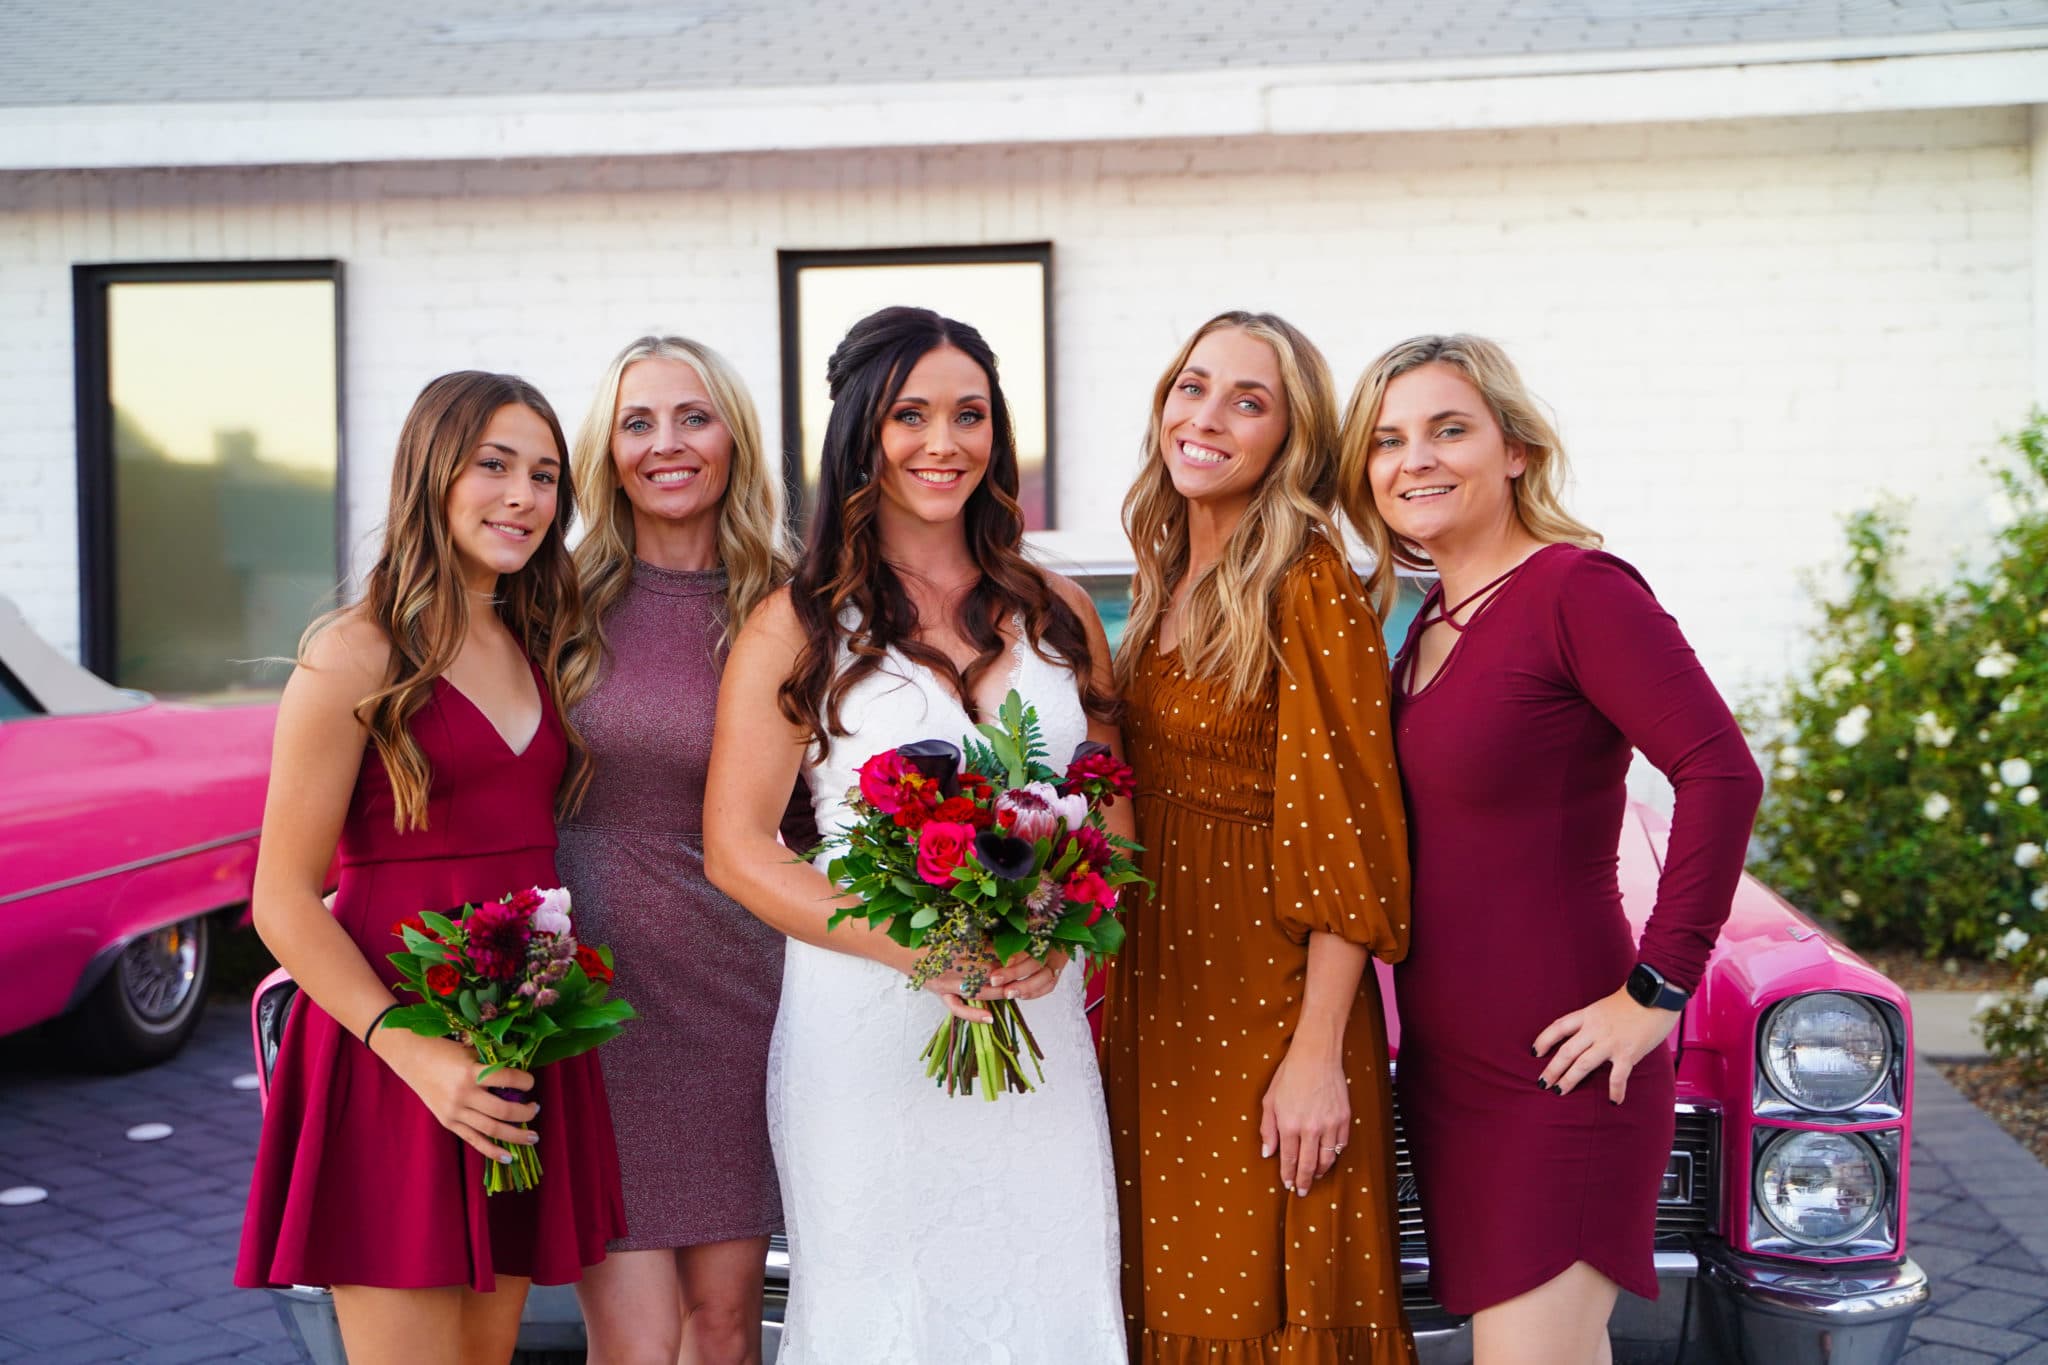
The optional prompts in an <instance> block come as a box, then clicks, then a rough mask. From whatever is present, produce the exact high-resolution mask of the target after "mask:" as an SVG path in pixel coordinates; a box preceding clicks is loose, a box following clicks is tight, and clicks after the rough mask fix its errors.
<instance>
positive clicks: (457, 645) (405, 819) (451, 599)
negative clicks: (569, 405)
mask: <svg viewBox="0 0 2048 1365" xmlns="http://www.w3.org/2000/svg"><path fill="white" fill-rule="evenodd" d="M515 404H516V405H518V406H521V407H525V408H530V409H532V411H533V412H534V413H535V415H537V416H538V417H539V418H540V419H541V420H542V421H543V422H545V423H546V424H547V428H548V432H549V434H550V435H552V436H553V437H554V440H555V452H556V455H557V458H560V459H563V460H564V461H566V459H567V456H568V449H567V446H568V443H567V441H565V440H564V439H563V436H562V424H561V423H560V422H559V421H557V420H556V418H555V410H554V409H553V408H552V407H550V406H548V400H547V399H545V398H543V397H542V396H541V394H540V390H538V389H536V388H534V387H533V385H531V384H529V383H527V382H526V381H525V380H523V379H520V378H519V377H517V376H516V375H509V374H487V373H485V372H483V371H480V370H463V371H459V372H458V373H455V374H444V375H442V376H441V377H440V378H439V379H436V380H434V381H433V382H432V383H430V384H428V385H427V386H426V388H424V389H422V390H420V395H419V397H418V398H417V399H415V400H414V401H413V405H412V411H411V412H409V413H407V414H406V418H405V425H404V426H403V427H402V428H401V429H400V430H399V433H398V451H397V454H396V456H395V457H394V459H393V460H392V464H391V503H390V507H389V509H388V510H387V511H386V513H385V517H384V544H383V547H382V548H381V549H380V550H379V551H378V554H377V562H376V563H375V564H374V565H373V566H372V567H371V569H370V573H369V577H368V578H367V579H366V580H365V581H364V585H363V596H362V600H361V601H360V602H357V603H355V604H354V605H352V606H347V607H342V608H339V609H338V610H335V611H331V612H328V613H327V614H326V615H324V616H322V617H321V618H320V619H318V620H317V621H315V622H313V624H312V625H310V626H308V627H307V628H306V633H305V634H304V635H303V636H302V637H300V640H299V654H298V661H299V662H300V663H301V664H304V663H305V662H306V651H307V648H308V647H309V646H310V645H311V643H312V641H313V637H314V636H316V635H318V634H319V633H320V632H321V631H322V630H325V629H326V628H327V627H328V626H330V625H332V624H333V623H335V622H336V621H338V620H340V619H341V618H343V617H346V616H350V615H356V614H360V615H361V616H363V617H365V618H367V619H368V620H370V621H373V622H375V623H376V625H377V626H378V627H379V629H381V630H382V631H383V633H384V635H385V636H386V637H387V638H388V639H389V640H390V641H391V660H390V662H389V663H388V664H387V665H386V666H385V669H384V683H383V686H381V687H380V688H378V689H377V690H376V691H375V692H372V693H371V694H370V695H369V696H367V697H365V698H364V699H363V700H362V701H361V702H360V703H359V704H358V705H357V706H356V718H357V719H358V720H360V721H362V723H363V725H364V726H365V727H366V728H367V729H368V730H369V732H370V736H369V737H370V743H371V745H372V746H374V747H375V748H376V750H377V756H378V757H379V758H381V759H382V760H383V762H384V771H385V772H386V773H387V774H388V775H389V777H390V779H391V796H392V804H393V806H394V811H393V814H392V824H393V825H394V826H395V827H396V828H397V830H398V832H399V833H400V834H404V833H405V832H407V831H408V830H415V829H425V828H426V827H427V809H428V793H429V788H430V787H431V786H432V785H433V773H432V771H431V767H430V765H429V764H428V762H427V756H426V753H425V751H424V750H422V749H421V748H420V744H419V741H418V740H417V739H415V738H414V737H413V733H412V729H411V721H412V718H413V716H415V715H416V714H418V713H419V710H420V708H421V707H423V706H425V705H426V704H427V702H428V701H429V700H430V699H432V697H433V694H434V679H436V678H438V677H440V676H441V675H442V674H444V673H446V672H447V671H448V669H449V667H450V666H451V665H452V664H453V663H454V662H455V656H456V655H457V654H459V653H461V651H462V642H463V639H464V637H465V636H466V635H467V634H468V631H469V613H470V603H469V594H468V593H467V592H465V591H464V590H463V582H462V567H461V563H460V561H459V559H458V558H457V551H456V549H455V543H454V538H453V536H452V534H451V532H450V530H449V527H448V490H449V489H450V488H452V487H454V485H455V480H456V478H457V477H458V476H459V475H460V474H461V473H462V470H463V468H464V467H465V466H466V465H467V464H468V462H469V458H470V455H471V453H472V452H474V451H475V449H476V446H477V442H479V441H481V440H482V439H483V435H484V431H485V429H486V428H488V427H489V426H490V423H491V418H492V417H493V416H495V415H496V414H497V412H498V410H499V409H500V408H504V407H508V406H512V405H515ZM575 520H576V483H575V479H574V478H573V476H572V473H571V471H570V470H569V469H568V468H566V467H565V468H564V469H563V470H562V473H561V482H560V483H559V484H558V485H557V487H556V493H555V519H554V521H553V522H552V523H550V524H549V526H548V529H547V533H546V534H545V535H544V536H543V537H542V538H541V543H540V546H539V547H538V548H537V549H535V550H534V552H533V556H532V557H531V558H530V559H528V560H527V561H526V565H525V567H524V568H522V569H520V570H519V572H517V573H514V574H507V575H505V576H503V577H501V578H500V579H499V580H498V591H497V598H496V602H495V610H496V611H497V613H498V617H499V619H500V620H502V621H503V622H504V623H505V626H506V628H507V629H509V630H510V631H511V632H512V637H513V638H514V639H515V640H517V641H519V645H520V648H521V649H523V650H525V651H526V656H527V657H528V658H529V659H532V660H533V661H534V662H535V663H536V664H538V665H539V666H540V671H541V675H542V677H543V679H544V680H545V682H546V684H547V688H548V692H549V694H550V695H551V696H552V697H553V698H554V699H555V710H556V714H557V717H558V718H559V719H560V721H561V723H562V730H563V733H564V734H565V735H566V736H567V737H568V741H569V765H568V767H567V768H566V770H565V771H564V773H563V781H562V787H561V790H560V792H559V793H558V794H557V800H556V811H557V813H558V814H561V815H567V814H569V813H570V812H572V811H574V810H575V808H576V804H577V802H579V801H580V800H581V799H582V796H583V792H584V790H585V789H586V788H587V787H588V786H589V784H590V764H589V759H588V752H587V750H586V749H585V748H584V745H583V740H582V737H581V736H580V735H578V734H577V733H576V728H575V726H573V725H572V724H570V722H569V716H568V708H567V704H566V703H565V702H564V701H563V689H564V686H565V680H566V679H567V678H569V677H571V676H573V675H575V674H576V673H578V672H579V671H580V670H581V668H582V666H583V665H584V663H585V661H586V660H585V655H586V652H587V648H588V646H587V640H586V634H585V628H584V616H583V610H584V609H583V599H582V595H581V593H580V592H579V591H578V589H577V581H576V569H575V566H574V564H572V563H571V562H570V559H569V550H568V535H569V528H570V527H571V526H572V525H573V524H574V523H575Z"/></svg>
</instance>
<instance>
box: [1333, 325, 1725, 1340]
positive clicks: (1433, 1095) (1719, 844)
mask: <svg viewBox="0 0 2048 1365" xmlns="http://www.w3.org/2000/svg"><path fill="white" fill-rule="evenodd" d="M1563 470H1564V453H1563V450H1562V448H1561V446H1560V444H1559V442H1558V439H1557V435H1556V433H1555V431H1554V430H1552V428H1551V425H1550V423H1549V422H1548V421H1547V420H1546V419H1545V418H1544V416H1543V413H1542V411H1541V409H1539V408H1538V407H1537V405H1536V403H1535V401H1534V400H1533V399H1532V398H1531V397H1530V396H1529V393H1528V390H1527V389H1526V388H1525V387H1524V386H1523V383H1522V380H1521V376H1520V375H1519V374H1517V373H1516V371H1515V368H1514V366H1513V364H1511V363H1510V362H1509V360H1508V358H1507V356H1506V354H1505V353H1504V352H1503V351H1502V350H1501V349H1500V347H1499V346H1497V345H1495V344H1494V343H1492V342H1490V341H1487V340H1485V339H1483V338H1480V337H1472V336H1425V337H1416V338H1413V339H1412V340H1409V341H1405V342H1403V343H1401V344H1400V345H1399V346H1396V347H1394V348H1393V349H1392V350H1390V351H1388V352H1387V353H1386V354H1384V355H1382V356H1381V357H1380V358H1379V359H1378V360H1376V361H1374V362H1373V363H1372V365H1371V366H1370V367H1369V368H1368V369H1367V370H1366V372H1365V374H1364V376H1363V377H1362V378H1360V380H1359V381H1358V387H1357V389H1356V391H1355V392H1354V393H1353V394H1352V397H1351V406H1350V410H1349V412H1348V413H1347V415H1346V417H1345V423H1344V434H1343V457H1342V479H1341V486H1342V490H1343V501H1344V506H1345V510H1346V511H1347V513H1348V514H1349V515H1350V517H1351V519H1352V522H1353V524H1355V525H1356V526H1357V527H1358V528H1359V530H1360V531H1361V532H1362V533H1363V534H1364V535H1365V537H1366V539H1367V540H1368V541H1369V542H1371V543H1372V544H1373V545H1374V546H1375V547H1376V548H1377V549H1378V550H1379V552H1380V556H1381V560H1382V562H1387V561H1389V560H1391V561H1392V562H1395V563H1403V564H1408V565H1411V566H1414V567H1417V568H1429V569H1433V570H1434V571H1435V572H1436V573H1437V575H1438V580H1439V581H1438V584H1437V586H1436V587H1435V588H1433V589H1432V590H1431V591H1430V594H1429V597H1428V598H1427V599H1426V600H1425V602H1424V603H1423V607H1422V612H1421V614H1420V615H1419V616H1418V617H1417V618H1416V620H1415V622H1414V624H1413V625H1412V626H1411V627H1410V629H1409V632H1408V639H1407V642H1406V644H1405V645H1403V647H1402V650H1401V653H1400V656H1399V658H1398V660H1397V661H1396V663H1395V666H1394V680H1395V688H1394V725H1395V731H1396V734H1397V741H1396V743H1397V745H1398V748H1399V751H1400V759H1401V778H1402V784H1403V787H1404V789H1405V792H1406V797H1407V805H1408V819H1409V833H1410V837H1411V856H1412V859H1413V865H1414V869H1415V916H1416V932H1415V943H1414V950H1413V951H1412V952H1411V953H1410V954H1409V957H1408V960H1407V961H1406V962H1404V963H1403V964H1402V965H1401V967H1400V969H1399V971H1398V973H1397V979H1398V986H1399V993H1400V1001H1401V1066H1400V1082H1399V1084H1400V1095H1401V1112H1402V1117H1403V1120H1404V1121H1405V1123H1406V1124H1407V1131H1408V1135H1409V1138H1410V1140H1411V1150H1412V1151H1413V1153H1414V1160H1415V1174H1416V1178H1417V1182H1418V1184H1419V1186H1420V1190H1421V1196H1422V1212H1423V1219H1424V1224H1425V1227H1426V1229H1427V1231H1428V1235H1429V1249H1430V1287H1431V1289H1432V1291H1433V1292H1434V1293H1435V1295H1436V1297H1437V1299H1438V1301H1439V1302H1441V1303H1442V1304H1443V1305H1444V1307H1446V1308H1448V1309H1449V1310H1450V1311H1452V1312H1453V1313H1458V1314H1471V1315H1472V1328H1473V1345H1474V1350H1475V1353H1476V1357H1477V1361H1478V1365H1604V1363H1605V1362H1606V1361H1608V1360H1609V1359H1611V1348H1610V1346H1609V1344H1608V1339H1607V1318H1608V1314H1609V1313H1610V1312H1611V1311H1612V1309H1613V1307H1614V1301H1615V1298H1616V1294H1617V1292H1618V1290H1619V1289H1627V1290H1629V1291H1631V1292H1633V1293H1636V1294H1641V1295H1643V1296H1644V1297H1646V1298H1654V1297H1656V1294H1657V1279H1656V1274H1655V1272H1654V1270H1653V1268H1652V1241H1653V1236H1654V1226H1655V1218H1656V1210H1657V1192H1658V1186H1659V1183H1660V1181H1661V1180H1662V1177H1663V1173H1664V1167H1665V1163H1666V1160H1667V1159H1668V1156H1669V1153H1670V1151H1671V1133H1672V1122H1673V1119H1672V1094H1673V1078H1672V1057H1671V1051H1670V1049H1669V1048H1668V1047H1667V1046H1666V1045H1665V1044H1666V1040H1667V1039H1668V1038H1669V1036H1670V1034H1671V1031H1672V1029H1673V1028H1674V1027H1675V1026H1676V1025H1677V1023H1678V1018H1679V1011H1680V1010H1681V1009H1682V1008H1683V1006H1684V1004H1685V1000H1686V997H1687V993H1688V992H1690V991H1691V990H1692V989H1693V988H1694V987H1695V986H1696V985H1697V984H1698V982H1699V979H1700V974H1701V971H1702V969H1703V967H1704V966H1705V963H1706V960H1707V954H1708V953H1709V952H1710V951H1711V950H1712V948H1713V946H1714V940H1715V937H1716V935H1717V933H1718V931H1719V928H1720V925H1721V922H1722V920H1723V919H1724V918H1725V917H1726V916H1727V913H1728V903H1729V898H1730V896H1731V895H1732V894H1733V892H1734V889H1735V883H1736V879H1737V877H1738V876H1739V875H1740V874H1741V872H1742V860H1743V854H1744V850H1745V847H1746V845H1747V842H1748V838H1749V827H1750V820H1751V819H1752V817H1753V816H1754V815H1755V812H1756V804H1757V799H1758V795H1759V792H1760V786H1761V780H1760V778H1759V776H1758V774H1757V770H1756V765H1755V763H1754V762H1752V761H1751V759H1750V756H1749V750H1748V748H1747V746H1746V745H1745V744H1744V743H1743V739H1742V734H1741V732H1740V731H1739V730H1738V729H1737V728H1736V726H1735V722H1734V720H1733V719H1732V718H1731V717H1730V716H1729V714H1728V708H1727V706H1726V705H1725V704H1724V703H1723V702H1722V700H1721V698H1720V695H1719V694H1718V693H1716V692H1715V690H1714V686H1713V684H1712V683H1711V682H1709V681H1708V679H1707V675H1706V673H1705V672H1704V671H1703V670H1702V669H1701V668H1700V665H1699V662H1698V660H1697V659H1695V658H1694V657H1693V653H1692V650H1691V648H1690V647H1689V646H1688V645H1687V644H1686V641H1685V637H1684V636H1683V635H1681V634H1680V633H1679V630H1678V626H1677V623H1676V622H1674V621H1673V620H1672V619H1671V617H1670V616H1669V615H1667V614H1666V613H1665V612H1664V610H1663V609H1662V608H1661V607H1659V606H1658V605H1657V600H1656V599H1655V598H1654V597H1652V596H1651V595H1650V590H1649V588H1648V586H1647V585H1646V584H1645V583H1644V582H1643V579H1642V577H1641V575H1639V574H1637V573H1636V571H1635V570H1634V569H1632V568H1630V567H1629V566H1628V565H1627V564H1625V563H1623V562H1622V561H1621V560H1619V559H1616V558H1615V557H1614V556H1613V555H1610V554H1605V553H1603V552H1602V551H1601V550H1600V549H1599V545H1600V538H1599V537H1598V536H1597V535H1595V534H1594V533H1593V532H1592V531H1590V530H1589V529H1587V528H1586V527H1585V526H1583V525H1581V524H1580V523H1579V522H1577V521H1575V520H1573V519H1572V517H1571V516H1570V515H1569V514H1568V513H1567V512H1566V511H1565V510H1564V507H1563V505H1562V503H1561V502H1560V501H1559V496H1558V490H1559V486H1560V485H1561V483H1562V481H1563ZM1446 603H1449V604H1450V605H1448V606H1447V605H1445V604H1446ZM1631 748H1636V749H1641V750H1642V752H1643V754H1644V756H1645V757H1647V758H1649V759H1650V761H1651V762H1652V763H1654V764H1656V765H1657V767H1659V768H1660V769H1662V770H1663V772H1664V773H1665V775H1666V776H1667V777H1669V778H1670V779H1671V782H1672V786H1673V788H1674V789H1675V791H1676V793H1677V804H1676V808H1675V810H1674V813H1673V816H1672V824H1671V840H1670V845H1669V850H1668V852H1667V854H1666V856H1665V860H1664V870H1663V873H1662V876H1661V878H1660V879H1659V882H1658V887H1657V903H1656V908H1655V911H1654V913H1653V914H1652V915H1651V917H1650V920H1649V923H1648V925H1647V926H1646V927H1645V929H1644V932H1643V936H1642V942H1641V945H1640V948H1639V947H1638V945H1637V943H1636V939H1635V935H1634V933H1633V932H1632V931H1631V929H1630V926H1629V922H1628V920H1627V919H1626V918H1625V917H1624V916H1623V914H1622V906H1621V892H1620V889H1619V886H1618V885H1617V883H1616V874H1615V861H1614V849H1615V842H1616V840H1617V839H1618V838H1619V836H1620V831H1621V820H1622V813H1623V810H1624V807H1625V804H1626V800H1627V793H1626V790H1625V787H1624V779H1625V777H1626V775H1627V772H1628V767H1629V758H1630V750H1631ZM1587 1081H1592V1082H1594V1083H1593V1084H1582V1083H1583V1082H1587ZM1532 1082H1533V1085H1532Z"/></svg>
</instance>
